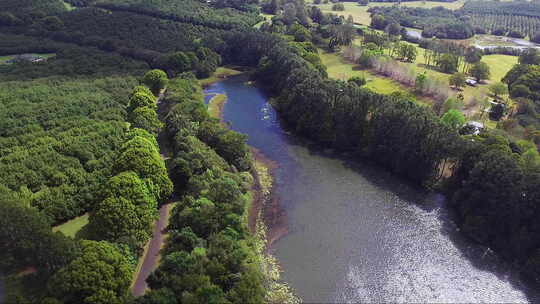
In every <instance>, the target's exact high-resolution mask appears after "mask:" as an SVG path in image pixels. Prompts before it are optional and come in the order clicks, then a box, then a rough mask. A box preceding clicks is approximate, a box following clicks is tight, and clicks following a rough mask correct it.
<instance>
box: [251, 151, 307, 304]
mask: <svg viewBox="0 0 540 304" xmlns="http://www.w3.org/2000/svg"><path fill="white" fill-rule="evenodd" d="M251 151H252V155H253V166H254V167H253V169H252V176H253V180H254V182H253V187H252V191H253V199H252V203H251V205H250V208H249V216H248V224H249V228H250V231H251V233H252V234H253V237H254V238H255V251H256V254H257V256H258V257H259V264H260V268H261V272H262V274H263V276H264V277H265V282H264V286H265V289H266V293H267V299H266V300H267V302H268V303H286V304H297V303H301V299H300V298H299V297H298V296H297V295H296V294H295V293H294V290H293V289H292V288H291V287H290V286H289V285H288V284H287V283H285V282H283V281H281V267H280V265H279V261H278V260H277V259H276V258H275V257H274V256H273V255H272V254H271V252H270V251H271V250H270V248H271V246H272V244H273V242H275V241H276V240H277V239H278V238H279V237H282V236H284V235H285V234H286V233H287V231H286V226H285V227H284V228H285V230H283V227H282V229H279V228H280V227H275V226H272V225H270V224H269V223H268V222H270V223H272V222H273V221H272V220H271V218H268V217H267V216H268V209H271V208H273V207H274V206H273V205H275V203H276V202H277V198H275V197H274V194H273V193H274V191H273V189H274V172H275V171H274V169H275V168H276V167H277V164H276V163H275V162H274V161H272V160H270V159H269V158H267V157H266V156H265V155H264V154H263V153H262V152H260V151H258V150H257V149H255V148H253V147H252V148H251ZM276 228H278V229H276Z"/></svg>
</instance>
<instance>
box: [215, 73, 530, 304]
mask: <svg viewBox="0 0 540 304" xmlns="http://www.w3.org/2000/svg"><path fill="white" fill-rule="evenodd" d="M207 92H213V93H222V94H226V95H227V97H228V102H227V103H226V104H225V107H224V109H223V115H224V120H225V121H227V125H228V126H229V127H230V128H231V129H233V130H234V131H237V132H241V133H244V134H246V135H248V137H249V138H248V144H249V145H250V146H252V147H255V148H256V149H258V150H259V151H260V152H261V153H262V154H263V155H264V156H266V157H267V158H269V159H271V160H273V161H274V162H275V163H276V167H275V169H274V170H273V172H272V173H273V180H272V182H273V186H274V187H273V189H272V191H273V198H276V197H279V202H280V205H281V207H282V208H283V209H284V210H285V211H286V217H287V221H286V223H287V226H288V227H287V234H286V235H285V236H283V237H280V238H279V240H278V241H275V242H273V244H272V246H271V247H272V248H271V249H272V250H271V253H272V255H273V256H275V257H276V262H277V261H279V266H280V268H279V269H280V270H282V271H283V272H282V273H281V280H283V281H285V282H287V283H288V284H290V286H291V287H292V288H294V290H295V293H297V294H298V295H299V296H300V297H301V298H302V299H303V300H304V301H306V302H452V301H460V302H497V301H499V302H500V301H506V302H527V299H526V298H525V297H524V295H523V293H522V292H521V291H520V289H521V287H520V286H519V284H518V285H515V284H514V282H513V280H510V279H508V274H509V273H511V271H510V270H507V269H506V268H505V267H502V268H504V269H502V270H501V271H500V272H492V271H491V269H492V268H493V267H492V266H493V263H491V262H490V261H488V260H491V259H488V257H487V256H485V255H484V252H485V250H482V248H481V247H479V246H476V245H475V244H474V243H471V242H470V241H468V240H466V239H465V238H464V237H463V236H462V235H461V234H460V233H459V232H458V231H456V229H455V226H453V225H452V223H451V221H450V220H449V219H448V218H447V216H446V210H445V208H443V207H442V206H443V204H442V202H441V200H442V198H441V197H440V196H438V195H435V196H433V195H428V194H426V193H424V192H422V191H419V190H418V189H417V188H415V187H411V186H410V185H409V184H408V183H406V182H404V181H403V180H400V179H399V178H396V177H395V176H393V175H392V174H391V173H389V172H387V171H386V170H382V169H381V167H378V166H373V165H369V164H365V163H359V164H356V165H353V164H351V163H349V162H347V161H344V160H341V159H336V158H335V157H332V156H331V155H327V153H321V152H320V151H315V150H313V149H309V147H308V146H309V145H308V146H306V145H305V144H303V143H302V142H301V141H299V140H298V138H296V137H294V136H290V135H289V134H288V132H287V131H286V130H285V129H283V127H282V125H281V123H280V121H279V118H278V115H277V113H276V112H275V110H274V109H273V108H272V107H271V106H270V105H269V104H268V97H267V96H266V95H265V94H264V92H262V91H261V90H259V89H258V88H256V87H255V86H252V85H247V84H246V79H245V78H242V77H234V78H230V79H227V80H225V81H223V82H220V83H217V84H215V85H213V86H211V87H210V88H208V90H207ZM284 213H285V212H284ZM252 216H253V215H252ZM267 224H268V225H269V226H270V225H271V223H269V222H268V223H267ZM258 227H260V226H258ZM258 227H257V228H258ZM268 234H270V232H268V233H267V234H264V236H265V238H266V239H267V240H268V242H270V239H271V236H269V235H268ZM259 235H260V234H259ZM258 239H260V237H258ZM265 246H266V244H265ZM259 252H262V251H260V250H259ZM263 265H265V264H263Z"/></svg>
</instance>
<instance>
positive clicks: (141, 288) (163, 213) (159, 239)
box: [131, 203, 171, 297]
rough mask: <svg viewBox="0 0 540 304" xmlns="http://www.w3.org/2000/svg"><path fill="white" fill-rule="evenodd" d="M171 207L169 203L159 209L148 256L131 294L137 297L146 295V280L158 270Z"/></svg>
mask: <svg viewBox="0 0 540 304" xmlns="http://www.w3.org/2000/svg"><path fill="white" fill-rule="evenodd" d="M170 207H171V204H170V203H169V204H165V205H163V206H161V208H160V209H159V219H158V220H157V221H156V224H155V226H154V233H153V235H152V239H151V240H150V243H149V244H148V249H147V251H146V255H145V256H144V261H143V264H142V266H141V269H140V270H139V272H138V273H137V278H136V280H135V283H134V284H133V288H132V291H131V293H132V294H133V295H134V296H136V297H138V296H142V295H144V293H145V292H146V289H147V288H148V284H147V283H146V279H147V278H148V276H149V275H150V273H152V271H154V270H155V269H156V268H157V263H158V261H159V258H160V255H159V253H160V250H161V248H162V247H163V243H164V242H165V228H167V224H168V222H169V208H170Z"/></svg>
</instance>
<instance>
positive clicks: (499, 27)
mask: <svg viewBox="0 0 540 304" xmlns="http://www.w3.org/2000/svg"><path fill="white" fill-rule="evenodd" d="M471 22H472V24H473V25H474V26H475V29H476V30H477V33H478V29H481V30H484V31H485V33H491V34H496V35H498V36H510V37H514V38H525V37H530V38H533V37H534V36H535V35H536V34H539V33H540V18H539V17H529V16H515V15H487V14H475V15H472V16H471ZM479 34H480V33H479Z"/></svg>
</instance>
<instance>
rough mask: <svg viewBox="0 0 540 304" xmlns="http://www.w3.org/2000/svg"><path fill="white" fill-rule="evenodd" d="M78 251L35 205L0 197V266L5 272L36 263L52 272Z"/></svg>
mask: <svg viewBox="0 0 540 304" xmlns="http://www.w3.org/2000/svg"><path fill="white" fill-rule="evenodd" d="M77 254H78V246H77V244H76V243H75V242H74V241H73V240H72V239H71V238H67V237H65V236H63V235H62V234H61V233H58V234H55V233H52V231H51V226H50V222H49V221H48V219H47V218H46V217H45V216H44V215H43V214H42V213H40V212H39V211H38V210H37V209H35V208H32V207H28V206H27V205H25V204H24V203H23V202H21V201H18V200H10V199H6V198H3V199H2V200H0V270H1V271H2V272H4V273H9V272H11V271H16V270H19V268H23V267H29V266H32V267H36V268H38V270H44V271H45V272H47V273H52V272H54V271H56V270H57V269H59V268H61V267H63V266H65V265H66V264H67V263H69V262H70V261H71V260H72V259H73V258H74V257H75V256H76V255H77Z"/></svg>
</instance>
